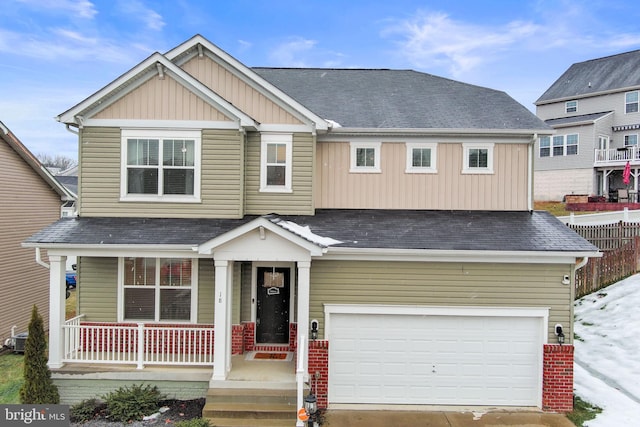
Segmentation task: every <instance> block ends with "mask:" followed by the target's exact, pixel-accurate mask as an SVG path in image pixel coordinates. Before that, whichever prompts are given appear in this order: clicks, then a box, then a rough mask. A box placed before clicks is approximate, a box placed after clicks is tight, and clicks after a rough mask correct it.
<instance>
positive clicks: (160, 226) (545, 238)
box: [25, 209, 598, 252]
mask: <svg viewBox="0 0 640 427" xmlns="http://www.w3.org/2000/svg"><path fill="white" fill-rule="evenodd" d="M256 218H258V217H257V216H247V217H245V218H243V219H236V220H234V219H178V218H106V217H102V218H100V217H79V218H71V219H67V218H63V219H61V220H59V221H57V222H56V223H54V224H52V225H50V226H49V227H47V228H45V229H43V230H41V231H40V232H38V233H36V234H35V235H33V236H31V237H30V238H28V239H27V240H26V242H25V243H27V244H28V245H29V246H46V245H62V246H67V245H71V246H73V245H107V246H105V248H106V247H108V245H146V246H148V245H152V246H158V245H178V246H183V247H197V246H198V245H200V244H203V243H205V242H207V241H209V240H211V239H214V238H216V237H219V236H221V235H222V234H224V233H227V232H229V231H231V230H233V229H235V228H236V227H239V226H241V225H243V224H246V223H247V222H249V221H251V220H254V219H256ZM263 218H265V219H267V220H269V221H271V222H273V223H274V224H277V225H279V226H281V227H282V228H284V229H286V230H291V227H288V226H287V224H286V223H287V222H293V223H295V224H297V225H299V226H301V227H309V229H310V231H311V232H312V233H313V234H315V235H316V236H321V237H325V238H331V239H335V240H337V241H339V242H341V243H337V244H334V245H331V246H332V247H342V248H354V249H409V250H460V251H463V250H464V251H542V252H547V251H552V252H597V250H598V249H597V248H596V247H595V246H593V245H591V244H590V243H589V242H587V241H586V240H584V239H583V238H582V237H580V236H579V235H578V234H576V233H575V232H574V231H572V230H571V229H569V228H568V227H566V226H565V225H564V224H563V223H562V222H560V221H559V220H558V219H557V218H555V217H553V216H552V215H551V214H549V213H548V212H542V211H540V212H539V211H534V212H506V211H505V212H496V211H419V210H369V209H367V210H358V209H318V210H317V211H316V214H315V215H313V216H303V215H292V216H282V215H277V214H270V215H265V216H263ZM301 237H303V238H304V237H305V236H304V235H302V236H301Z"/></svg>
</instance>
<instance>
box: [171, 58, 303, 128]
mask: <svg viewBox="0 0 640 427" xmlns="http://www.w3.org/2000/svg"><path fill="white" fill-rule="evenodd" d="M181 68H182V69H183V70H185V71H186V72H187V73H189V74H191V75H192V76H194V77H195V78H196V79H198V80H199V81H200V82H202V83H204V84H205V85H206V86H207V87H208V88H210V89H212V90H213V91H214V92H215V93H217V94H218V95H220V96H221V97H223V98H224V99H226V100H227V101H229V102H230V103H231V104H233V105H234V106H235V107H237V108H239V109H240V110H242V111H243V112H245V113H246V114H248V115H249V116H251V117H253V118H255V119H256V120H257V121H258V122H260V123H270V124H294V125H297V124H302V122H301V121H300V120H298V119H297V118H295V117H294V116H293V115H291V114H290V113H289V112H287V111H286V110H284V109H283V108H282V107H280V106H279V105H277V104H275V103H274V102H273V101H271V100H269V99H268V98H267V97H266V96H264V95H263V94H262V93H260V92H259V91H257V90H256V89H254V88H252V87H251V86H249V85H248V84H247V83H245V82H244V81H242V80H241V79H239V78H238V77H237V76H236V75H235V74H233V73H232V72H230V71H229V70H227V69H226V68H224V67H222V66H221V65H220V64H218V63H216V62H214V61H213V60H212V59H211V58H209V57H207V56H202V57H195V58H193V59H191V60H189V61H187V62H186V63H184V64H182V65H181Z"/></svg>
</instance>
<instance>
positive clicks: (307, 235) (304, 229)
mask: <svg viewBox="0 0 640 427" xmlns="http://www.w3.org/2000/svg"><path fill="white" fill-rule="evenodd" d="M278 225H280V226H282V227H283V228H285V229H287V230H289V231H291V232H292V233H295V234H297V235H298V236H300V237H302V238H304V239H307V240H309V241H310V242H313V243H316V244H318V245H322V246H331V245H339V244H340V243H342V242H341V241H339V240H335V239H332V238H331V237H323V236H318V235H317V234H315V233H313V232H312V231H311V229H310V228H309V226H308V225H307V226H302V225H298V224H296V223H295V222H291V221H278Z"/></svg>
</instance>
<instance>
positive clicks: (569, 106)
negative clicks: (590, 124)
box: [564, 101, 578, 113]
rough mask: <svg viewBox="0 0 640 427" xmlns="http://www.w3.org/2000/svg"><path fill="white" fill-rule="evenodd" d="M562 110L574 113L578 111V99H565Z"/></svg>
mask: <svg viewBox="0 0 640 427" xmlns="http://www.w3.org/2000/svg"><path fill="white" fill-rule="evenodd" d="M564 111H565V112H566V113H575V112H576V111H578V101H567V102H565V103H564Z"/></svg>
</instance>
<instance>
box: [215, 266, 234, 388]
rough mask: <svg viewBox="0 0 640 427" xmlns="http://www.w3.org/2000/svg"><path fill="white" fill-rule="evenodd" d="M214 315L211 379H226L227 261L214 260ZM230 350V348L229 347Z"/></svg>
mask: <svg viewBox="0 0 640 427" xmlns="http://www.w3.org/2000/svg"><path fill="white" fill-rule="evenodd" d="M214 266H215V282H216V285H215V304H214V306H215V316H214V328H215V329H214V331H215V332H214V334H215V337H214V344H213V376H212V377H211V379H212V380H226V379H227V374H228V372H229V371H228V370H227V367H228V366H229V363H230V362H229V361H228V360H227V359H228V358H229V353H230V351H228V350H227V346H228V343H229V336H230V335H231V324H230V323H228V319H229V315H228V313H227V312H228V311H229V302H228V300H229V299H230V297H231V295H230V292H229V261H227V260H215V262H214ZM229 350H230V349H229Z"/></svg>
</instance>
